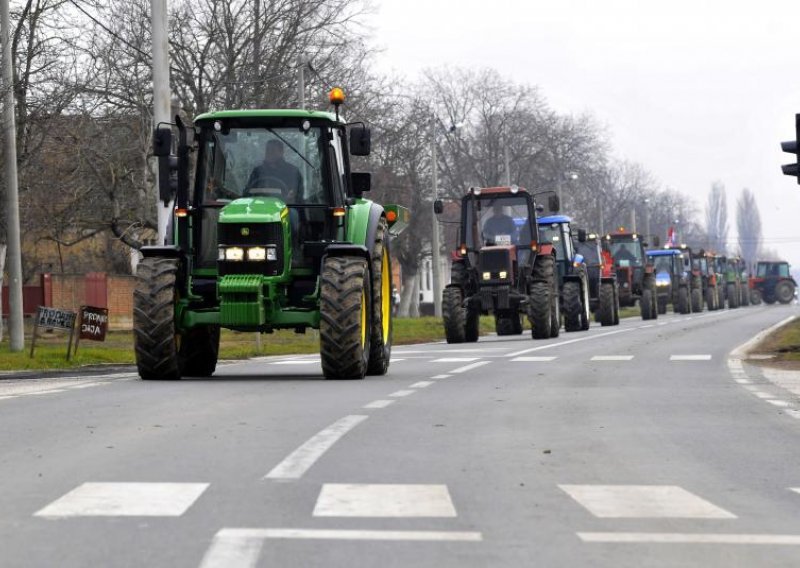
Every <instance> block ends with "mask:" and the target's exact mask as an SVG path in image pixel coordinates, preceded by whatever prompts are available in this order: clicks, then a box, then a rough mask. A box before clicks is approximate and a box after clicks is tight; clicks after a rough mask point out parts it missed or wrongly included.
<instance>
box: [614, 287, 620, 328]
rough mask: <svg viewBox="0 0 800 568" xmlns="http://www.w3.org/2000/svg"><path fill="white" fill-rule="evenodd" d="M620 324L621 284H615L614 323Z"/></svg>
mask: <svg viewBox="0 0 800 568" xmlns="http://www.w3.org/2000/svg"><path fill="white" fill-rule="evenodd" d="M613 325H619V285H618V284H614V324H613Z"/></svg>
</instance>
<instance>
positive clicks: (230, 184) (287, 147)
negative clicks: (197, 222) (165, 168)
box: [198, 127, 330, 206]
mask: <svg viewBox="0 0 800 568" xmlns="http://www.w3.org/2000/svg"><path fill="white" fill-rule="evenodd" d="M324 138H325V136H323V131H322V130H321V129H320V128H309V129H308V130H305V131H304V130H303V129H301V128H299V127H297V128H291V127H281V128H268V127H259V128H232V129H230V130H228V131H224V130H223V131H221V132H217V131H213V130H210V129H209V130H208V131H207V134H206V136H205V141H204V143H203V145H202V149H201V152H200V161H201V163H200V166H199V168H198V172H200V179H199V184H200V185H199V187H200V188H202V191H203V202H204V203H206V204H212V203H215V202H217V203H219V202H221V203H223V204H224V203H225V202H228V201H232V200H234V199H239V198H240V197H278V198H280V199H282V200H283V201H284V202H285V203H286V204H287V205H290V206H302V205H326V204H328V203H329V201H330V198H329V196H328V194H327V191H326V190H325V187H326V185H327V184H324V183H323V175H324V174H323V170H324V167H323V163H324V158H323V156H324V153H325V149H324V144H323V140H324Z"/></svg>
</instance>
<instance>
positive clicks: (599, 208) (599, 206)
mask: <svg viewBox="0 0 800 568" xmlns="http://www.w3.org/2000/svg"><path fill="white" fill-rule="evenodd" d="M597 213H598V217H600V234H601V235H604V234H605V233H606V228H605V219H603V204H602V202H601V201H600V200H599V199H598V200H597Z"/></svg>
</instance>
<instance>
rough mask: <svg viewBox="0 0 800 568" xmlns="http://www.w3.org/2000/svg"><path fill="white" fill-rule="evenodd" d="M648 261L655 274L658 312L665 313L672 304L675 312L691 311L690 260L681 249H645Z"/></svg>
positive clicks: (686, 312)
mask: <svg viewBox="0 0 800 568" xmlns="http://www.w3.org/2000/svg"><path fill="white" fill-rule="evenodd" d="M646 254H647V260H648V263H652V264H653V268H654V272H655V274H656V301H657V305H658V313H659V314H665V313H667V306H668V305H669V304H672V310H673V311H674V312H675V313H680V314H688V313H691V312H692V304H691V301H690V298H691V286H692V260H691V257H690V255H689V254H688V253H687V252H686V251H684V250H681V249H672V248H668V249H655V250H648V251H647V253H646Z"/></svg>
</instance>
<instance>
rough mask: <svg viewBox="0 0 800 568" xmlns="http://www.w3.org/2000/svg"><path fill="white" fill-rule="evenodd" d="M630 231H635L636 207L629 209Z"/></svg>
mask: <svg viewBox="0 0 800 568" xmlns="http://www.w3.org/2000/svg"><path fill="white" fill-rule="evenodd" d="M631 231H633V232H634V233H635V232H636V209H631Z"/></svg>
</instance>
